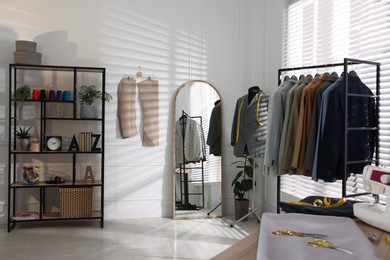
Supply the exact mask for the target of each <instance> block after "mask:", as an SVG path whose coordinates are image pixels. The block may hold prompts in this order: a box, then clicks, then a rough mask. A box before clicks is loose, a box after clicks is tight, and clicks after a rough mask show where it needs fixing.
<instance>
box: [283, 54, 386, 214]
mask: <svg viewBox="0 0 390 260" xmlns="http://www.w3.org/2000/svg"><path fill="white" fill-rule="evenodd" d="M354 64H366V65H372V66H375V73H376V74H375V76H376V82H375V94H374V95H372V96H371V95H361V94H353V93H350V92H348V77H344V86H345V93H344V98H345V104H344V111H345V117H344V118H345V121H344V135H345V137H344V140H345V143H344V172H343V179H342V191H341V193H342V196H343V197H344V198H348V197H357V196H361V195H367V194H371V193H356V194H347V179H348V172H349V166H350V165H353V164H359V163H375V164H376V165H378V164H379V150H378V149H379V134H378V133H379V126H376V127H347V126H348V97H355V98H375V99H376V112H377V114H378V113H379V94H380V63H378V62H372V61H367V60H359V59H351V58H344V62H341V63H330V64H321V65H312V66H303V67H291V68H281V69H279V70H278V85H280V83H281V80H282V76H281V75H282V73H283V72H287V71H297V70H313V69H315V70H317V69H319V68H332V67H340V66H342V67H343V71H344V75H348V66H350V65H354ZM351 131H376V132H377V138H376V143H375V159H373V160H372V161H348V159H347V158H348V157H347V152H348V138H347V137H348V133H349V132H351ZM280 178H281V176H277V181H276V183H277V184H276V185H277V197H276V200H277V204H276V208H277V213H280V207H279V202H280V181H281V180H280Z"/></svg>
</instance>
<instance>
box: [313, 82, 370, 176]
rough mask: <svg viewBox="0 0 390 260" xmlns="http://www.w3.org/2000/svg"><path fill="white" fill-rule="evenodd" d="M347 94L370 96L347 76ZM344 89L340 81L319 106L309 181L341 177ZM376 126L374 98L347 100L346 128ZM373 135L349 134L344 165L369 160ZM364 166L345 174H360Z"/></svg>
mask: <svg viewBox="0 0 390 260" xmlns="http://www.w3.org/2000/svg"><path fill="white" fill-rule="evenodd" d="M348 92H349V93H354V94H365V95H373V93H372V91H371V90H370V89H369V88H368V87H367V86H366V85H364V83H363V82H362V81H361V80H360V78H359V77H357V76H351V75H348ZM344 96H345V86H344V76H342V77H340V78H339V79H338V80H337V81H336V82H335V83H334V84H333V85H332V86H330V87H329V88H328V89H327V90H326V91H325V92H324V94H323V100H322V104H321V116H320V117H321V126H320V129H319V133H318V134H317V147H316V160H315V163H314V166H313V173H312V179H314V180H318V179H321V180H324V181H327V182H334V181H336V180H338V179H342V178H343V177H344V159H345V158H344V151H345V149H344V145H345V132H344V131H345V122H344V121H345V110H344V103H345V97H344ZM375 126H377V111H376V108H375V99H374V98H366V97H364V98H362V97H349V98H348V127H375ZM376 138H377V134H376V131H351V130H350V131H349V132H348V150H347V156H348V158H347V161H360V160H368V161H369V160H371V159H372V156H373V153H374V147H375V141H376ZM370 163H371V162H367V163H359V164H351V165H349V167H348V168H349V170H348V172H347V173H346V174H347V176H349V173H351V172H354V173H361V172H362V170H363V167H364V166H365V165H366V164H370Z"/></svg>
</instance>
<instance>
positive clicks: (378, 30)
mask: <svg viewBox="0 0 390 260" xmlns="http://www.w3.org/2000/svg"><path fill="white" fill-rule="evenodd" d="M286 3H287V4H286V13H285V27H284V38H283V39H284V40H283V57H282V58H283V60H282V63H283V67H301V66H311V65H316V64H329V63H341V62H343V59H344V58H354V59H361V60H369V61H374V62H379V63H381V76H380V111H379V129H380V130H379V164H380V165H383V166H390V80H389V79H390V70H389V68H390V44H389V42H390V1H388V0H386V1H385V0H382V1H381V0H351V1H345V0H327V1H323V0H288V1H287V2H286ZM350 68H351V69H353V70H355V71H357V73H358V75H359V77H360V78H361V80H362V81H363V82H364V83H365V84H366V85H367V86H368V87H369V88H371V89H372V90H373V92H374V93H375V83H376V74H375V69H376V68H375V66H369V65H353V66H351V67H350ZM342 70H343V67H329V68H325V69H323V70H318V72H325V71H332V72H333V71H336V72H337V73H339V75H340V73H341V72H342ZM294 73H295V74H300V73H302V74H307V73H308V71H297V72H294ZM281 189H282V192H285V193H288V194H291V195H294V196H296V197H298V198H303V197H306V196H309V195H319V196H332V197H340V196H341V181H338V182H335V183H320V182H314V181H312V180H311V179H310V178H308V177H304V176H283V177H282V179H281ZM361 192H364V190H363V184H362V181H361V175H354V176H351V177H350V178H349V179H348V182H347V194H351V193H361ZM361 198H362V197H359V199H361ZM366 199H369V200H370V199H371V197H370V196H367V197H366ZM382 199H383V198H382Z"/></svg>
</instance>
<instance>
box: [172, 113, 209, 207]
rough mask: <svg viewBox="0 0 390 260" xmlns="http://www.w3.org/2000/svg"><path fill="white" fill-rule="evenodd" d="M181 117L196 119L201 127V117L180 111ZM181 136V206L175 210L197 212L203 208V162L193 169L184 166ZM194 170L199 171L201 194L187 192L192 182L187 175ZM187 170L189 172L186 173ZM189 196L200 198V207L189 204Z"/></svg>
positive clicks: (192, 167)
mask: <svg viewBox="0 0 390 260" xmlns="http://www.w3.org/2000/svg"><path fill="white" fill-rule="evenodd" d="M183 116H184V117H188V118H196V119H198V120H199V124H200V126H202V117H201V116H190V115H188V114H187V113H186V112H184V111H182V117H183ZM182 117H181V118H182ZM179 120H180V119H179ZM179 122H180V121H179ZM184 129H185V128H184ZM182 134H183V163H179V174H180V199H181V205H176V209H177V210H198V209H201V208H204V165H203V160H201V161H200V163H201V165H200V166H198V167H194V166H191V167H187V166H186V164H187V163H188V162H186V159H185V152H184V131H183V132H182ZM202 138H203V140H204V137H203V136H202ZM203 140H201V141H202V142H203ZM202 146H203V143H202ZM203 148H204V147H202V150H203ZM196 169H197V170H200V171H201V183H202V189H201V192H189V187H188V185H189V183H190V182H194V181H190V180H189V179H188V174H189V173H190V172H189V171H192V170H196ZM187 170H189V171H187ZM196 181H198V180H196ZM190 195H200V196H202V205H200V206H196V205H193V204H191V203H190V202H189V196H190Z"/></svg>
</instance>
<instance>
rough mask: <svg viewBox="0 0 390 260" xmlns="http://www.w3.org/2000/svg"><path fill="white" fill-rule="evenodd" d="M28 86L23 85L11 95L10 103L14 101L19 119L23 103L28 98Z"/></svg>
mask: <svg viewBox="0 0 390 260" xmlns="http://www.w3.org/2000/svg"><path fill="white" fill-rule="evenodd" d="M30 91H31V90H30V86H29V85H27V84H24V85H23V86H21V87H20V88H17V89H16V91H15V93H13V95H12V101H16V106H17V108H18V112H19V117H20V116H21V114H22V109H23V102H24V101H26V100H27V98H28V97H29V96H30Z"/></svg>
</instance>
